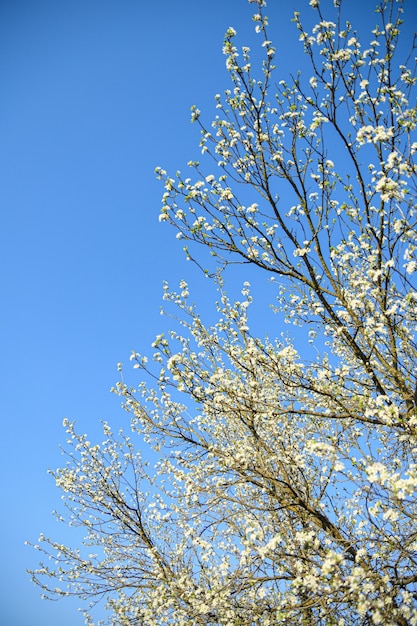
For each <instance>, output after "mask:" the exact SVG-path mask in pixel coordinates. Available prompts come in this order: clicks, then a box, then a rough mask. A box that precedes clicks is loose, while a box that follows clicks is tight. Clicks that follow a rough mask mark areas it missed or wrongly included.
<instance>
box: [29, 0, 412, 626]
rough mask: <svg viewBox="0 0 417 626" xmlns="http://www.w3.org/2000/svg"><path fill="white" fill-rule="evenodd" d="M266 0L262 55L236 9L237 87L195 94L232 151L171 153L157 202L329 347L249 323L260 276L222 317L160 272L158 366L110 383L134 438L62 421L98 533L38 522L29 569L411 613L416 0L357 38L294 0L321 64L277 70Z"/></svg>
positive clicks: (378, 615) (122, 601) (112, 604)
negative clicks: (167, 316) (39, 557)
mask: <svg viewBox="0 0 417 626" xmlns="http://www.w3.org/2000/svg"><path fill="white" fill-rule="evenodd" d="M254 4H256V11H257V13H256V14H255V15H254V18H253V19H254V21H255V25H256V31H257V32H258V34H259V37H260V38H261V39H262V46H263V48H264V52H265V57H264V61H263V64H262V72H261V73H260V78H254V77H253V75H252V67H251V62H250V56H249V49H248V48H242V50H241V51H240V53H239V52H238V50H237V48H236V47H235V45H234V37H235V35H236V33H235V31H234V30H233V29H232V28H229V30H228V31H227V33H226V38H225V44H224V52H225V54H226V57H227V69H228V71H229V73H230V78H231V81H232V85H233V87H232V89H231V90H230V91H227V92H226V93H225V96H224V98H221V97H220V96H216V101H217V108H218V116H216V118H215V120H214V122H213V123H212V128H210V130H209V129H208V128H207V127H206V126H205V124H204V123H203V122H202V121H201V118H200V112H199V111H198V110H197V109H196V108H193V113H192V117H193V120H194V121H196V122H197V123H198V124H199V125H200V127H201V133H202V134H201V148H202V152H203V153H205V154H206V156H205V157H203V158H204V159H205V162H206V159H207V156H209V157H211V158H212V160H213V162H214V163H216V164H217V166H216V174H213V173H209V172H210V170H209V171H208V172H207V171H205V172H203V166H200V164H199V163H197V162H192V163H191V164H190V165H191V167H192V168H193V171H194V178H193V179H192V178H183V177H182V175H181V174H180V173H177V175H176V177H174V178H171V177H169V176H168V175H167V174H166V173H165V172H164V171H163V170H161V169H158V176H159V177H160V178H161V179H162V180H163V181H164V184H165V189H166V192H165V194H164V197H163V206H162V212H161V216H160V219H161V220H164V221H168V222H170V223H171V224H173V225H174V227H175V228H176V230H177V233H178V234H177V236H178V237H180V238H182V239H184V240H185V241H188V242H190V243H189V244H187V245H189V246H190V247H186V248H185V249H186V253H187V255H188V256H189V258H193V259H194V258H195V257H194V255H195V251H196V250H198V246H197V245H196V244H202V246H203V248H202V249H201V250H202V251H204V250H205V249H206V250H209V252H210V254H211V256H212V257H214V263H215V264H216V267H218V268H221V267H224V266H227V265H228V264H229V263H233V262H240V263H243V264H251V265H253V266H256V267H257V268H259V270H264V271H266V272H268V273H269V274H270V276H272V277H275V279H276V284H277V295H278V301H277V304H276V309H277V311H279V312H281V313H283V314H285V316H286V317H287V320H288V321H289V322H293V323H294V324H297V325H304V326H305V327H306V328H307V329H308V332H309V335H310V342H311V343H312V346H313V348H314V350H315V352H314V355H315V356H314V357H311V354H313V349H310V350H307V351H305V350H304V355H303V350H301V351H300V350H299V349H298V347H297V342H296V340H294V341H291V340H290V339H288V340H280V341H278V340H270V339H260V338H257V337H255V336H253V335H252V334H251V332H250V330H249V322H248V308H249V305H250V303H251V296H250V291H249V285H248V284H247V283H244V285H243V291H242V298H241V299H240V300H239V301H236V302H231V301H230V300H229V299H228V297H227V296H226V293H225V291H224V288H223V285H224V280H223V278H222V279H221V280H220V278H218V277H217V278H215V280H217V281H218V288H219V302H218V305H217V308H218V313H219V320H218V322H217V323H216V324H214V325H212V326H207V325H205V324H204V322H203V321H202V319H201V317H200V315H199V314H198V312H197V311H196V309H195V307H194V305H193V304H192V303H190V301H189V293H188V287H187V284H186V283H185V282H183V283H182V284H181V287H180V291H179V293H173V292H172V291H170V290H169V289H168V287H167V288H166V290H165V300H166V301H167V303H168V304H167V306H168V307H174V308H175V307H177V309H178V310H179V313H178V314H177V321H178V323H179V328H180V330H177V331H172V333H171V334H170V337H169V338H166V337H165V336H163V335H160V336H158V337H157V338H156V341H155V343H154V344H153V347H154V350H155V354H154V356H153V360H154V361H155V362H156V366H155V367H156V370H155V368H154V367H153V366H151V365H149V364H148V361H147V359H146V358H145V357H141V356H140V355H139V354H137V353H133V354H132V361H133V363H134V367H135V368H136V369H137V370H139V372H141V373H142V376H141V380H142V381H143V382H140V384H139V385H138V386H137V387H136V388H132V387H130V386H128V385H127V384H125V383H123V382H121V383H119V384H118V386H117V388H116V389H115V391H116V393H118V394H119V395H120V396H121V397H122V398H123V401H124V406H125V408H126V409H127V411H128V412H129V413H130V416H131V428H132V431H133V434H132V435H131V438H130V437H128V436H126V435H123V433H121V432H119V433H118V434H113V432H112V430H111V428H110V426H109V425H107V424H105V425H104V433H105V437H106V440H105V441H104V442H103V443H102V444H101V445H92V444H90V443H89V442H88V440H87V438H86V436H85V435H78V434H77V433H76V432H75V431H74V426H73V424H70V423H66V426H67V431H68V434H69V442H68V443H69V446H68V450H67V454H68V463H67V465H66V466H65V467H63V468H62V469H59V470H57V471H56V472H53V474H54V476H55V479H56V482H57V484H58V486H59V487H60V488H61V489H62V490H63V491H64V494H65V497H66V501H67V505H68V511H69V518H65V519H66V520H67V521H69V523H70V524H72V525H75V526H81V527H82V528H83V529H85V532H86V535H87V537H86V541H85V544H86V546H91V547H90V548H88V549H86V552H87V553H88V552H89V551H91V552H92V553H91V554H87V553H86V554H84V553H83V552H82V551H80V550H78V549H76V550H74V549H71V548H70V547H68V546H65V545H60V544H59V543H56V542H54V541H53V540H50V539H46V538H44V537H42V538H41V539H42V542H41V543H40V544H39V545H38V546H37V547H38V549H40V550H41V551H43V552H44V553H45V554H46V555H52V556H53V559H54V561H53V563H54V564H53V565H51V564H50V563H48V562H46V563H45V564H43V565H41V566H40V567H39V569H38V570H37V571H36V572H34V578H35V580H36V581H37V582H38V583H39V584H41V585H42V586H43V587H44V589H45V590H46V593H47V594H50V593H52V594H55V595H68V594H75V595H78V596H80V597H82V598H90V599H92V600H95V599H97V598H100V597H102V596H105V597H106V599H107V603H108V607H109V609H110V610H111V615H112V617H111V618H110V623H112V624H149V625H152V624H154V625H157V624H159V625H164V624H175V625H181V624H187V625H190V624H206V625H209V624H211V625H218V624H219V625H220V624H223V625H225V626H226V625H228V626H238V625H239V626H240V625H242V626H243V625H248V626H249V625H259V626H261V625H262V626H267V625H268V624H270V625H272V624H274V625H275V624H294V625H298V624H305V625H314V624H317V625H318V624H323V625H324V624H325V625H329V626H330V625H333V624H335V625H336V624H337V625H340V626H342V625H343V626H349V625H357V624H363V625H365V624H386V625H388V624H389V625H400V626H405V625H412V624H417V556H416V555H417V500H416V487H417V465H416V459H417V384H416V383H417V345H416V322H417V289H416V283H415V275H416V270H417V255H416V250H417V229H416V211H417V209H416V195H417V188H416V182H417V181H416V165H415V156H414V155H415V152H416V151H417V142H416V141H413V133H414V132H415V128H416V119H417V108H416V106H415V104H414V105H413V104H412V102H413V98H414V103H415V83H416V78H415V77H414V73H413V70H414V64H413V63H414V59H413V57H412V56H411V54H410V56H408V57H406V58H405V60H404V61H403V62H402V63H401V59H398V58H397V57H398V55H399V51H400V48H401V50H403V49H404V48H403V47H400V46H399V44H398V42H399V33H400V26H401V12H402V3H401V2H395V0H383V1H382V3H381V5H380V7H379V9H378V12H379V18H378V19H379V26H377V27H376V28H375V30H374V31H373V35H372V40H371V42H370V43H369V44H368V45H366V46H364V45H362V46H361V44H360V42H359V40H358V36H357V34H355V31H354V30H353V29H352V26H351V25H350V24H349V23H348V22H346V21H345V19H344V14H343V7H342V6H341V4H342V3H341V2H335V3H334V5H336V8H334V7H333V6H332V7H330V6H329V7H328V11H329V15H328V16H326V18H325V17H324V15H323V14H322V11H321V8H320V6H319V1H318V0H311V1H310V5H311V7H312V9H313V10H314V11H315V12H316V17H317V20H316V21H317V24H316V26H314V28H312V30H311V32H310V31H309V32H308V31H307V29H306V28H305V27H304V25H303V22H302V21H301V18H300V15H299V14H298V13H296V14H295V16H294V21H295V24H296V26H297V28H298V30H299V34H300V40H301V42H302V45H303V46H304V51H305V54H306V56H307V58H308V59H309V63H310V65H309V66H310V74H309V75H308V76H307V77H306V79H304V78H303V77H302V76H297V77H296V78H294V79H293V80H291V81H288V82H285V81H281V82H279V83H278V85H275V84H274V82H273V72H274V69H275V68H274V65H273V62H274V48H273V45H272V43H271V41H270V40H269V37H268V34H267V28H268V21H267V18H266V16H265V15H264V12H263V11H264V2H263V0H258V1H257V2H255V3H254ZM411 53H412V50H411ZM207 162H208V159H207ZM241 183H243V184H241ZM198 263H199V264H200V265H201V266H204V264H205V261H204V260H201V257H200V260H199V261H198ZM211 267H213V264H212V265H211ZM205 271H206V273H207V274H210V272H209V271H208V270H205ZM215 274H216V272H215V271H213V275H215ZM242 274H244V272H243V270H242ZM226 279H227V273H226ZM306 355H310V357H309V358H308V359H307V358H306ZM148 377H150V380H151V381H152V382H151V383H150V384H148V383H149V381H148ZM147 381H148V382H147ZM145 444H146V446H148V448H149V450H150V451H151V453H150V456H149V458H147V457H144V458H142V456H141V454H140V453H139V452H138V448H139V447H140V448H142V449H144V447H145ZM155 458H156V459H157V462H156V464H154V462H153V459H155ZM150 460H152V463H150ZM50 578H52V580H56V579H60V580H62V581H63V582H64V585H63V586H62V588H60V589H58V588H54V584H51V585H50V584H49V582H48V581H49V579H50ZM89 619H90V618H88V619H87V621H88V622H89V623H92V622H91V621H89Z"/></svg>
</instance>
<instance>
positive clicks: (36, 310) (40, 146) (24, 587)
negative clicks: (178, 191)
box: [0, 0, 417, 626]
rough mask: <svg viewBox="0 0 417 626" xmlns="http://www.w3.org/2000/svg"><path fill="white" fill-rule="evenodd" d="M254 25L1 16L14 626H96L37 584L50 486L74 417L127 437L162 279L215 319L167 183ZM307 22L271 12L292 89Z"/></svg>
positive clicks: (212, 8)
mask: <svg viewBox="0 0 417 626" xmlns="http://www.w3.org/2000/svg"><path fill="white" fill-rule="evenodd" d="M347 4H349V7H350V6H351V7H352V13H351V14H350V16H351V19H352V21H353V20H354V16H355V15H354V14H355V13H356V14H357V15H359V14H360V10H362V9H363V7H364V5H369V7H370V10H369V15H372V11H371V7H372V6H373V5H374V0H361V1H359V0H347ZM408 5H409V7H408V12H407V14H406V21H407V28H408V29H409V30H413V29H414V28H417V20H416V17H417V10H416V7H415V5H414V2H413V1H411V0H409V2H408ZM253 9H254V6H253V5H252V6H251V5H249V4H248V3H247V2H246V0H205V1H199V0H177V1H176V2H173V1H172V0H158V1H154V0H147V1H145V0H1V1H0V84H1V98H0V136H1V145H0V178H1V184H0V207H1V214H0V215H1V223H2V228H1V231H0V238H1V241H0V254H1V265H0V267H1V289H2V300H3V302H2V305H1V308H0V317H1V325H0V328H1V331H0V345H1V355H2V358H1V368H2V372H1V376H0V385H1V396H0V397H1V419H2V421H1V429H2V437H1V446H2V447H1V453H0V459H1V472H2V474H1V475H2V476H3V489H2V494H3V497H2V514H1V517H0V525H1V535H0V536H1V539H2V544H3V545H2V556H3V563H2V567H1V581H0V594H1V596H2V598H1V602H0V623H1V624H4V625H5V626H57V625H58V624H59V626H77V625H78V624H82V623H83V619H82V617H81V615H79V614H77V613H76V610H75V608H74V607H75V606H77V603H75V602H74V603H72V602H66V601H60V602H56V603H48V602H45V601H41V600H40V598H39V595H40V593H39V590H38V589H36V588H34V587H33V585H32V584H31V583H30V580H29V577H28V576H27V574H26V573H25V568H26V567H34V566H36V564H37V562H38V559H39V555H38V554H37V553H36V552H34V551H33V550H31V549H30V548H28V547H26V546H24V541H25V540H29V541H33V542H35V541H36V540H37V537H38V535H39V533H40V532H44V533H45V534H49V535H53V536H55V537H56V538H58V537H60V538H61V539H62V541H65V540H68V541H70V539H69V537H71V533H70V532H69V530H66V529H65V528H64V527H61V526H60V525H58V524H57V522H55V521H54V519H53V517H52V516H51V511H52V510H53V509H55V508H58V507H59V506H60V494H59V492H58V491H57V490H56V489H55V486H54V483H53V480H52V479H51V478H50V477H49V476H48V475H47V469H48V468H49V467H57V466H59V465H60V464H62V463H63V458H62V456H61V454H60V451H59V445H60V444H62V443H64V440H65V434H64V430H63V428H62V419H63V418H64V417H65V416H66V417H68V418H70V419H75V420H76V421H77V424H78V430H80V431H87V432H89V434H90V435H91V439H94V438H99V437H100V420H104V419H106V420H110V421H111V422H112V423H113V424H120V425H126V426H127V422H128V420H127V416H125V414H124V413H123V412H122V411H121V409H120V408H119V400H118V399H117V398H116V397H114V396H112V395H111V394H110V393H109V389H110V387H111V386H112V385H113V384H114V383H115V382H116V381H117V380H118V373H117V371H116V364H117V362H118V361H125V362H126V363H127V362H128V358H129V354H130V352H131V350H132V349H135V350H138V351H140V352H146V351H147V350H148V349H149V348H148V347H149V345H150V343H151V341H152V340H153V338H154V336H155V334H157V333H158V332H159V331H160V328H161V318H160V315H159V308H160V304H161V294H162V281H163V280H164V279H167V280H168V281H169V282H170V283H172V285H173V286H175V285H176V284H177V283H178V281H179V279H180V278H182V277H185V278H190V279H191V282H192V283H195V289H194V290H193V292H192V296H193V297H194V299H195V300H196V301H197V302H198V303H199V305H200V307H199V308H200V310H202V311H204V307H205V298H207V296H206V290H205V289H206V288H205V285H204V279H203V277H202V276H201V275H199V274H198V272H197V270H195V269H194V268H193V267H192V266H190V264H187V263H186V261H185V260H184V257H183V254H182V252H181V245H180V242H178V241H177V240H176V239H175V233H174V232H173V231H172V230H170V228H169V227H167V226H165V225H162V224H159V223H158V213H159V207H160V196H161V194H162V189H161V186H160V183H158V182H157V181H156V179H155V176H154V173H153V172H154V168H155V166H157V165H161V166H162V167H164V168H165V169H167V170H168V171H172V172H175V171H176V170H177V169H182V170H185V169H186V163H187V161H188V160H190V159H193V158H198V156H199V149H198V141H199V135H198V129H197V127H196V126H191V125H190V124H189V117H190V115H189V108H190V106H191V105H192V104H194V103H195V104H197V105H198V106H199V108H200V109H202V111H203V115H204V114H205V119H207V120H209V119H211V117H212V116H213V115H214V114H215V109H214V100H213V96H214V94H215V93H217V92H219V93H221V92H222V91H224V89H225V88H227V87H228V86H229V83H228V78H227V73H226V70H225V66H224V57H223V55H222V53H221V48H222V40H223V35H224V32H225V30H226V29H227V27H228V26H230V25H233V26H234V27H235V28H236V30H237V31H238V35H239V38H238V42H239V43H240V44H243V45H244V44H246V43H248V41H249V45H252V44H253V41H254V36H253V24H252V23H251V20H250V16H251V14H252V13H253ZM294 9H296V10H302V11H304V12H306V14H309V13H310V10H309V9H308V2H307V0H270V3H269V7H268V10H267V14H268V15H269V16H270V21H271V28H270V34H271V38H272V39H273V40H274V43H275V44H276V45H277V47H278V65H279V67H280V68H282V72H283V73H284V74H285V75H287V74H288V71H289V70H290V69H291V71H293V72H294V73H296V71H297V69H298V68H299V67H302V56H303V55H302V52H301V48H300V46H299V45H298V44H297V39H298V35H297V31H296V29H295V26H294V25H293V24H291V23H290V18H291V15H292V12H293V10H294ZM361 15H362V13H361ZM243 280H245V276H242V277H241V281H242V282H243ZM265 284H266V283H265ZM265 289H267V287H265ZM266 298H267V299H268V300H271V299H272V298H271V297H269V295H267V296H266Z"/></svg>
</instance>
